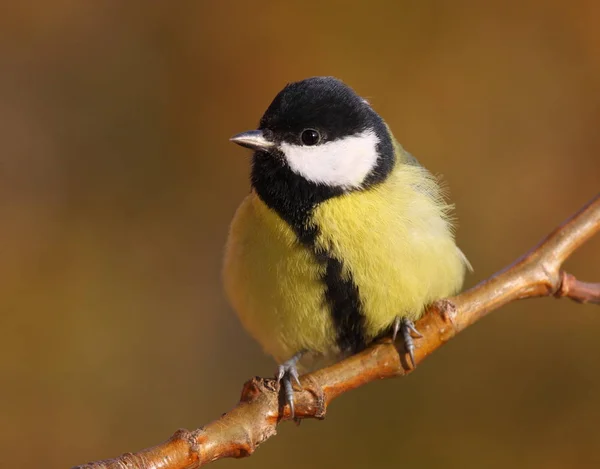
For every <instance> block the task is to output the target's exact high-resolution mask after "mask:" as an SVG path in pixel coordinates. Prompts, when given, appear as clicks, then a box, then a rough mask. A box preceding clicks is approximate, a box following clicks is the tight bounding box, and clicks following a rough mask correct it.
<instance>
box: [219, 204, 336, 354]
mask: <svg viewBox="0 0 600 469" xmlns="http://www.w3.org/2000/svg"><path fill="white" fill-rule="evenodd" d="M323 273H324V267H323V266H322V265H319V264H318V263H316V262H315V259H314V255H313V253H312V252H311V251H310V250H309V249H308V248H306V247H304V246H302V245H300V244H299V243H298V241H297V238H296V235H295V234H294V232H293V231H292V229H291V228H290V227H289V225H288V224H287V223H286V222H284V221H283V220H282V219H281V218H280V217H279V215H277V214H276V213H275V212H274V211H273V210H271V209H270V208H268V207H267V206H266V205H265V204H264V203H263V202H262V201H261V200H260V199H259V198H258V196H257V195H256V194H255V193H251V194H250V195H249V196H248V197H246V199H245V200H244V201H243V202H242V205H241V206H240V207H239V208H238V210H237V212H236V214H235V217H234V220H233V222H232V225H231V230H230V234H229V241H228V245H227V249H226V255H225V264H224V284H225V289H226V292H227V295H228V296H229V298H230V301H231V303H232V305H233V307H234V309H235V310H236V312H237V313H238V316H239V317H240V320H241V321H242V324H243V325H244V326H245V327H246V329H247V330H248V331H249V332H250V333H251V334H252V335H253V336H254V338H255V339H256V340H257V341H258V342H259V343H260V344H261V345H262V346H263V348H264V349H265V351H266V352H267V353H269V354H270V355H272V356H273V357H275V359H276V360H277V361H279V362H281V361H284V360H287V359H289V358H290V357H291V356H292V355H294V354H295V353H297V352H298V351H300V350H312V351H316V352H322V353H324V352H326V351H328V350H329V349H330V348H331V347H334V346H335V332H334V330H333V326H332V322H331V318H330V315H329V312H328V308H327V305H326V303H325V302H324V298H323V294H324V285H323V283H322V281H321V277H322V275H323Z"/></svg>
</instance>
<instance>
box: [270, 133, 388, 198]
mask: <svg viewBox="0 0 600 469" xmlns="http://www.w3.org/2000/svg"><path fill="white" fill-rule="evenodd" d="M378 143H379V139H378V138H377V136H376V135H375V132H373V131H372V130H367V131H365V132H362V133H360V134H356V135H351V136H349V137H344V138H341V139H339V140H335V141H333V142H327V143H324V144H322V145H315V146H312V147H311V146H303V145H292V144H289V143H285V142H284V143H282V144H281V146H280V148H281V151H282V152H283V154H284V155H285V158H286V160H287V162H288V164H289V166H290V168H291V169H292V171H294V172H295V173H296V174H299V175H300V176H303V177H304V178H306V179H307V180H309V181H312V182H315V183H321V184H327V185H329V186H339V187H345V188H359V187H360V186H361V185H362V183H363V181H364V180H365V178H366V177H367V175H368V174H369V173H370V172H371V171H372V170H373V168H375V165H376V164H377V158H378V154H377V144H378Z"/></svg>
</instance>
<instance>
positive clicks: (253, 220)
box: [224, 164, 465, 362]
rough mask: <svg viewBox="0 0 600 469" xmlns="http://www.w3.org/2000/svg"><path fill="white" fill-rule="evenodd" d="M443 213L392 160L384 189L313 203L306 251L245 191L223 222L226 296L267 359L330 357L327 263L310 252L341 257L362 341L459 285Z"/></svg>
mask: <svg viewBox="0 0 600 469" xmlns="http://www.w3.org/2000/svg"><path fill="white" fill-rule="evenodd" d="M449 208H450V207H448V205H446V204H445V203H444V201H443V198H442V197H441V194H440V190H439V187H438V185H437V183H436V181H435V180H434V179H433V178H432V177H431V176H430V174H429V173H428V172H427V171H426V170H425V169H423V168H422V167H421V166H418V165H416V164H398V165H396V168H395V169H394V171H393V173H392V174H391V175H390V176H389V178H388V179H387V180H386V181H385V182H384V183H382V184H378V185H376V186H374V187H372V188H370V189H368V190H365V191H355V192H351V193H349V194H346V195H343V196H340V197H336V198H332V199H329V200H327V201H325V202H323V203H321V204H320V205H318V206H317V207H316V208H315V209H314V210H313V212H312V217H311V219H310V221H311V222H312V223H313V224H314V225H316V226H317V228H318V231H317V232H318V234H317V237H316V240H315V246H313V247H312V248H310V247H307V246H303V245H301V244H300V243H299V242H298V241H297V238H296V235H295V234H294V232H293V231H292V229H291V228H290V227H289V225H288V224H287V223H286V222H284V221H283V220H282V219H281V218H280V217H279V215H278V214H276V213H275V212H274V211H273V210H271V209H270V208H268V207H267V206H266V205H265V204H264V203H263V202H262V201H261V200H260V199H259V197H258V196H257V195H256V194H254V193H251V194H250V195H249V196H248V197H247V198H246V199H245V200H244V202H243V203H242V205H241V206H240V208H239V209H238V211H237V213H236V215H235V218H234V220H233V223H232V226H231V231H230V236H229V241H228V246H227V252H226V258H225V268H224V280H225V288H226V291H227V294H228V296H229V297H230V300H231V302H232V305H233V307H234V309H235V310H236V311H237V313H238V315H239V317H240V319H241V321H242V323H243V324H244V326H245V327H246V328H247V329H248V330H249V331H250V333H251V334H252V335H253V336H254V337H255V338H256V339H257V340H258V341H259V342H260V343H261V344H262V346H263V348H264V349H265V351H266V352H267V353H269V354H271V355H273V356H274V357H275V359H276V360H278V361H280V362H281V361H283V360H287V359H289V358H290V357H291V356H292V355H294V354H295V353H297V352H298V351H300V350H311V351H315V352H320V353H328V352H331V351H332V350H334V349H335V348H336V334H337V331H336V330H335V327H334V323H333V321H332V319H331V308H330V305H328V303H327V301H326V293H325V292H326V287H325V284H324V281H323V277H324V274H325V269H326V266H325V264H324V263H323V262H318V261H317V259H316V257H315V255H314V250H315V248H316V249H320V250H322V251H325V252H326V253H327V255H328V256H329V257H330V258H335V259H337V260H339V261H341V263H342V277H343V278H344V279H351V280H352V282H353V283H354V284H355V285H356V287H357V289H358V294H359V298H360V305H361V310H362V311H361V312H362V314H364V316H365V322H364V332H365V336H366V338H367V339H372V338H374V337H375V336H377V335H379V334H380V333H381V332H383V331H384V330H385V329H387V328H389V327H390V325H391V324H392V323H393V321H394V319H395V318H396V316H406V317H408V318H410V319H416V318H418V317H419V316H420V315H421V314H422V311H423V308H424V306H425V305H426V304H428V303H430V302H432V301H434V300H436V299H439V298H442V297H445V296H448V295H451V294H453V293H454V292H456V291H457V290H458V289H459V288H460V286H461V285H462V281H463V275H464V270H465V262H464V256H463V255H462V253H461V252H460V250H459V249H458V248H457V247H456V245H455V243H454V238H453V235H452V230H451V225H450V223H449V221H448V217H447V215H448V211H449Z"/></svg>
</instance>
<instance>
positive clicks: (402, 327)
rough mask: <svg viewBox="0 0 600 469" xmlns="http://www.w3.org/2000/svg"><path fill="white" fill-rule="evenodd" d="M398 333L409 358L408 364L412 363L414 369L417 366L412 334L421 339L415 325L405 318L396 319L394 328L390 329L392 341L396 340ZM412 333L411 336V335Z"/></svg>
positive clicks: (421, 335)
mask: <svg viewBox="0 0 600 469" xmlns="http://www.w3.org/2000/svg"><path fill="white" fill-rule="evenodd" d="M398 332H400V333H401V334H402V340H403V341H404V348H405V349H406V352H407V353H408V356H409V357H410V362H411V363H412V367H413V368H416V366H417V364H416V362H415V344H414V341H413V338H412V334H414V335H415V337H417V338H421V337H423V334H421V333H420V332H419V331H418V330H417V328H416V327H415V323H414V322H412V321H411V320H410V319H407V318H400V317H397V318H396V320H395V321H394V326H393V328H392V340H396V336H397V335H398ZM411 333H412V334H411Z"/></svg>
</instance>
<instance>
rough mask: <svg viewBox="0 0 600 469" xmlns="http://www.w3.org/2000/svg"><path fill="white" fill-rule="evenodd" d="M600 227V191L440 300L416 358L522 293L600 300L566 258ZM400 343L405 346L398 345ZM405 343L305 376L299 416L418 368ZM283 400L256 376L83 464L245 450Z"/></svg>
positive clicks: (154, 462) (320, 414)
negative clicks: (211, 407) (212, 405)
mask: <svg viewBox="0 0 600 469" xmlns="http://www.w3.org/2000/svg"><path fill="white" fill-rule="evenodd" d="M598 231H600V194H598V195H597V196H596V197H595V198H594V199H592V200H591V201H590V202H589V203H588V204H587V205H585V206H584V207H583V208H582V209H581V210H580V211H579V212H577V213H576V214H575V215H573V216H572V217H571V218H570V219H568V220H567V221H565V222H564V223H563V224H562V225H561V226H559V227H558V228H557V229H556V230H554V231H553V232H552V233H551V234H550V235H548V237H547V238H546V239H545V240H543V241H542V242H541V243H540V244H539V245H538V246H536V247H535V248H533V249H532V250H531V251H530V252H529V253H527V254H525V255H524V256H523V257H521V258H520V259H518V260H517V261H516V262H515V263H513V264H512V265H511V266H509V267H507V268H506V269H504V270H502V271H500V272H498V273H497V274H495V275H494V276H492V277H490V278H489V279H487V280H484V281H483V282H481V283H479V284H478V285H476V286H475V287H473V288H471V289H470V290H468V291H465V292H463V293H461V294H460V295H457V296H455V297H452V298H449V299H447V300H443V301H440V302H438V303H436V304H434V305H432V306H431V307H430V308H429V309H428V311H427V313H426V314H425V316H424V317H423V318H421V319H420V320H419V321H418V322H417V328H418V329H419V331H420V332H421V333H422V334H423V338H422V339H419V340H416V341H415V345H416V349H415V360H416V363H420V362H421V361H423V360H424V359H425V358H426V357H427V356H428V355H429V354H430V353H432V352H433V351H434V350H437V349H438V348H439V347H441V346H442V345H443V344H445V343H446V342H447V341H448V340H450V339H451V338H452V337H454V336H455V335H456V334H458V333H459V332H460V331H462V330H464V329H465V328H467V327H468V326H470V325H471V324H473V323H474V322H476V321H478V320H479V319H480V318H482V317H483V316H485V315H486V314H488V313H489V312H491V311H493V310H495V309H498V308H500V307H501V306H503V305H505V304H507V303H510V302H512V301H515V300H520V299H525V298H535V297H541V296H555V297H556V298H564V297H566V298H570V299H572V300H574V301H577V302H580V303H585V302H591V303H598V304H600V283H585V282H581V281H579V280H577V279H576V278H575V277H574V276H573V275H571V274H569V273H567V272H564V271H562V270H561V266H562V264H563V263H564V261H565V260H566V259H567V258H568V257H569V256H570V255H571V254H572V253H573V252H574V251H575V250H576V249H577V248H578V247H580V246H581V245H582V244H584V243H585V242H586V241H587V240H588V239H590V238H591V237H592V236H593V235H594V234H595V233H597V232H598ZM397 347H399V349H397ZM402 347H403V344H401V343H400V344H396V345H395V344H393V343H392V342H391V340H390V339H385V340H382V341H381V342H378V343H377V344H374V345H372V346H370V347H369V348H367V349H366V350H364V351H363V352H361V353H358V354H356V355H354V356H351V357H349V358H347V359H345V360H343V361H341V362H339V363H336V364H335V365H332V366H330V367H328V368H324V369H322V370H318V371H315V372H314V373H309V374H307V375H304V376H302V377H301V379H300V381H301V383H302V387H303V389H302V390H301V391H297V392H296V393H295V402H296V417H297V418H299V419H303V418H318V419H322V418H324V417H325V412H326V409H327V406H328V405H329V403H330V402H331V401H332V400H333V399H335V398H336V397H338V396H339V395H340V394H343V393H345V392H348V391H350V390H352V389H355V388H357V387H359V386H362V385H363V384H366V383H369V382H371V381H375V380H378V379H384V378H392V377H396V376H403V375H406V374H408V373H410V372H411V371H412V369H411V367H410V364H409V363H408V362H407V361H406V359H405V357H406V355H405V353H404V350H403V349H402ZM289 419H290V414H289V409H288V408H287V406H285V408H282V405H281V401H280V399H279V386H278V385H277V383H276V382H275V381H274V380H273V379H264V378H258V377H256V378H254V379H252V380H250V381H248V382H247V383H246V384H245V385H244V388H243V390H242V396H241V399H240V402H239V404H238V405H237V406H236V407H234V408H233V409H232V410H231V411H230V412H228V413H227V414H224V415H223V416H221V417H220V418H219V419H217V420H215V421H214V422H212V423H210V424H208V425H206V426H205V427H203V428H200V429H198V430H195V431H192V432H190V431H188V430H178V431H177V432H176V433H175V434H174V435H173V436H172V437H171V438H170V439H169V440H167V441H166V442H164V443H161V444H159V445H157V446H154V447H152V448H148V449H145V450H142V451H139V452H137V453H134V454H132V453H127V454H124V455H122V456H120V457H118V458H116V459H110V460H106V461H98V462H94V463H89V464H85V465H83V466H77V468H78V469H84V468H85V469H124V468H129V469H158V468H161V469H184V468H186V469H190V468H197V467H200V466H203V465H205V464H208V463H209V462H212V461H216V460H217V459H222V458H228V457H233V458H240V457H243V456H248V455H250V454H252V453H253V452H254V450H255V449H256V447H257V446H258V445H260V444H261V443H262V442H263V441H265V440H267V439H268V438H270V437H271V436H273V435H275V433H276V426H277V424H278V423H279V422H280V421H281V420H289Z"/></svg>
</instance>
